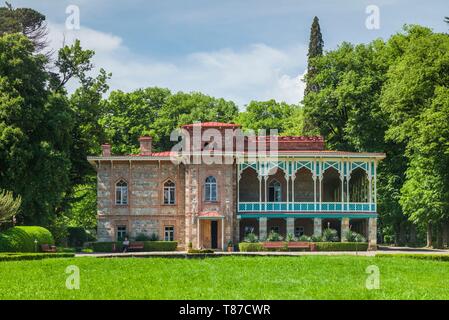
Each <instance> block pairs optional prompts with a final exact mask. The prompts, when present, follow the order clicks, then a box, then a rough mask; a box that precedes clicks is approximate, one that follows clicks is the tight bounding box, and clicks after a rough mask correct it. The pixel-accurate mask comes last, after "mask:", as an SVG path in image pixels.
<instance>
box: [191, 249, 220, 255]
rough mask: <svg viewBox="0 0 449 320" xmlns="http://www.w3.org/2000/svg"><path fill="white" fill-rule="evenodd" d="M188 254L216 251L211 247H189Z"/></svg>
mask: <svg viewBox="0 0 449 320" xmlns="http://www.w3.org/2000/svg"><path fill="white" fill-rule="evenodd" d="M187 253H188V254H206V253H214V250H211V249H189V250H188V251H187Z"/></svg>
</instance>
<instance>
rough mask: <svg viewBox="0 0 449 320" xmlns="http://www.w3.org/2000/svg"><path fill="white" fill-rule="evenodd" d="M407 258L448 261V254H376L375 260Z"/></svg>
mask: <svg viewBox="0 0 449 320" xmlns="http://www.w3.org/2000/svg"><path fill="white" fill-rule="evenodd" d="M386 257H388V258H409V259H421V260H433V261H446V262H447V261H449V254H434V253H430V254H426V253H398V254H396V253H393V254H388V253H377V254H376V258H386Z"/></svg>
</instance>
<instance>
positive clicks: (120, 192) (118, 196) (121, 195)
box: [115, 180, 128, 205]
mask: <svg viewBox="0 0 449 320" xmlns="http://www.w3.org/2000/svg"><path fill="white" fill-rule="evenodd" d="M115 204H116V205H126V204H128V183H127V182H126V181H125V180H120V181H119V182H117V183H116V184H115Z"/></svg>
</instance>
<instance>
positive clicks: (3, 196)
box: [0, 190, 22, 224]
mask: <svg viewBox="0 0 449 320" xmlns="http://www.w3.org/2000/svg"><path fill="white" fill-rule="evenodd" d="M21 204H22V198H21V197H20V196H17V197H16V198H14V195H13V193H12V192H11V191H6V190H1V191H0V224H1V223H4V222H7V221H10V219H11V218H12V217H14V216H15V215H16V214H17V213H18V212H19V209H20V205H21Z"/></svg>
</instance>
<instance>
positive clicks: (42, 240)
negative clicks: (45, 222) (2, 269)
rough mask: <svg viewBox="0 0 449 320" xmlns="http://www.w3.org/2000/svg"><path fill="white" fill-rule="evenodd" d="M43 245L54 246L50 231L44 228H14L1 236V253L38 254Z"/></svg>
mask: <svg viewBox="0 0 449 320" xmlns="http://www.w3.org/2000/svg"><path fill="white" fill-rule="evenodd" d="M35 240H37V244H36V243H35V242H34V241H35ZM42 244H54V240H53V236H52V235H51V233H50V231H48V230H47V229H45V228H42V227H36V226H32V227H30V226H22V227H13V228H11V229H8V230H6V231H5V232H3V233H1V234H0V252H36V249H37V251H40V250H41V248H40V246H41V245H42Z"/></svg>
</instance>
